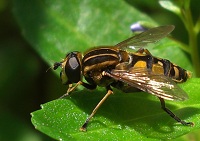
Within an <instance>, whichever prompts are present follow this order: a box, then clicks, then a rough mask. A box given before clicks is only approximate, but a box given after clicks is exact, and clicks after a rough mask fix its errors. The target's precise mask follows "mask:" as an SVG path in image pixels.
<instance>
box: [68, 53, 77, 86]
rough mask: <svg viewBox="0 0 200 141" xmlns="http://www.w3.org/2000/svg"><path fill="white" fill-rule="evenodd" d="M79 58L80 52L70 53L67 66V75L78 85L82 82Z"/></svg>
mask: <svg viewBox="0 0 200 141" xmlns="http://www.w3.org/2000/svg"><path fill="white" fill-rule="evenodd" d="M78 57H79V56H78V52H72V53H70V54H69V55H68V60H67V62H66V65H65V73H66V75H67V77H68V80H69V81H70V82H71V83H77V82H78V81H80V80H81V64H80V58H78Z"/></svg>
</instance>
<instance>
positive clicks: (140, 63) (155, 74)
mask: <svg viewBox="0 0 200 141" xmlns="http://www.w3.org/2000/svg"><path fill="white" fill-rule="evenodd" d="M173 30H174V26H173V25H167V26H160V27H155V28H151V29H149V30H147V31H144V32H142V33H140V34H137V35H135V36H133V37H131V38H128V39H126V40H124V41H122V42H120V43H118V44H116V45H114V46H103V47H102V46H99V47H96V48H93V49H91V50H89V51H87V52H86V53H85V54H84V55H82V54H81V53H80V52H78V51H74V52H70V53H69V54H67V55H66V57H65V59H63V60H62V61H61V62H56V63H54V66H53V69H54V70H56V69H57V68H58V67H61V68H62V70H61V72H60V78H61V81H62V83H63V84H65V85H69V88H68V90H67V93H66V94H65V95H63V96H62V97H65V96H68V95H69V93H70V92H72V91H73V90H74V89H75V88H76V87H77V86H78V85H82V86H84V87H85V88H87V89H95V88H96V87H97V86H101V87H105V88H106V89H107V93H106V95H105V96H104V97H103V98H102V100H101V101H100V102H99V103H98V104H97V106H96V107H95V108H94V110H93V111H92V113H91V115H90V116H89V117H88V118H87V119H86V121H85V123H84V124H83V126H82V127H81V128H80V130H81V131H86V128H87V125H88V122H89V121H90V120H91V118H92V117H93V116H94V114H95V113H96V111H97V110H98V108H99V107H100V106H101V105H102V104H103V102H104V101H105V100H106V99H107V98H108V97H109V96H110V95H111V94H112V93H113V90H112V88H111V87H114V88H117V89H119V90H122V91H123V92H134V91H135V90H141V91H144V92H147V93H150V94H152V95H155V96H157V97H158V98H159V100H160V102H161V107H162V109H163V110H164V111H165V112H166V113H168V114H169V115H170V116H171V117H172V118H174V119H175V120H176V121H177V122H180V123H181V124H183V125H193V123H192V122H185V121H184V120H181V119H180V118H179V117H177V116H176V115H175V114H174V113H173V112H172V111H170V110H169V109H168V108H167V107H166V106H165V101H164V99H167V100H186V99H187V98H188V96H187V94H186V93H185V92H184V91H183V90H182V89H181V88H180V87H179V86H178V85H177V84H176V82H177V83H179V82H185V81H186V80H187V79H188V78H189V77H190V73H189V72H188V71H186V70H184V69H183V68H181V67H179V66H177V65H175V64H173V63H171V62H170V61H169V60H166V59H161V58H157V57H154V56H152V54H151V53H150V52H149V51H148V50H147V49H144V48H143V47H145V46H146V45H147V44H149V43H155V42H157V41H159V40H160V39H162V38H164V37H165V36H167V35H168V34H169V33H171V32H172V31H173ZM127 48H135V49H137V51H136V52H128V51H126V49H127ZM82 77H84V78H85V80H86V81H87V82H88V83H85V82H83V81H82ZM73 83H76V84H75V85H73Z"/></svg>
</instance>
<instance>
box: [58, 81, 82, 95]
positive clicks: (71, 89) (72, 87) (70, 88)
mask: <svg viewBox="0 0 200 141" xmlns="http://www.w3.org/2000/svg"><path fill="white" fill-rule="evenodd" d="M82 83H83V82H82V81H79V82H78V83H76V85H75V86H73V85H72V84H69V88H68V89H67V92H66V93H65V94H64V95H62V96H61V97H59V98H60V99H61V98H64V97H67V96H69V93H70V92H72V91H73V90H74V89H75V88H76V87H77V86H78V85H82Z"/></svg>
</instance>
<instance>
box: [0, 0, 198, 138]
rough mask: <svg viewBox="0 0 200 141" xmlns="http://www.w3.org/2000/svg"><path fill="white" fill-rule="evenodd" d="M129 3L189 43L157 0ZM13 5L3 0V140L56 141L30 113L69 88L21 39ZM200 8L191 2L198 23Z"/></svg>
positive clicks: (0, 37) (0, 5)
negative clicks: (171, 26) (34, 122)
mask: <svg viewBox="0 0 200 141" xmlns="http://www.w3.org/2000/svg"><path fill="white" fill-rule="evenodd" d="M126 2H127V3H129V4H131V5H134V6H135V7H137V9H138V10H140V11H142V12H143V13H147V14H148V15H149V16H150V17H151V18H152V19H154V20H155V21H157V23H158V24H159V25H167V24H171V23H173V24H174V25H176V32H173V36H174V37H175V38H177V39H178V40H180V41H182V42H184V43H186V44H188V37H187V32H186V30H185V28H184V25H183V23H182V22H181V20H180V19H179V18H178V17H177V16H176V15H174V14H173V13H171V12H169V11H167V10H165V9H163V8H162V7H160V5H159V4H158V1H157V0H151V1H149V0H143V1H140V0H133V1H131V0H130V1H126ZM12 6H13V5H12V1H11V0H0V66H1V67H0V75H1V77H0V141H11V140H12V141H43V140H44V141H48V140H53V139H51V138H49V137H48V136H46V135H44V134H42V133H40V132H39V131H37V130H35V129H34V127H33V125H32V124H31V121H30V118H31V116H30V113H31V112H33V111H35V110H38V109H40V104H43V103H46V102H48V101H51V100H54V99H56V98H58V97H59V96H60V95H58V94H62V93H64V92H65V91H66V89H65V87H64V86H62V84H61V83H60V81H59V79H58V78H57V77H56V75H55V74H54V73H53V72H52V71H51V70H50V71H48V72H46V70H47V69H48V68H49V67H50V66H48V65H47V64H46V63H45V62H44V61H43V60H42V59H41V57H40V55H39V54H37V52H36V51H35V50H34V49H33V48H32V47H31V46H30V45H29V43H28V42H26V40H25V39H24V37H22V35H21V33H22V32H23V31H22V30H21V29H20V28H19V26H18V24H17V22H16V20H15V17H14V16H13V12H12V9H13V7H12ZM199 6H200V1H199V0H192V1H191V10H192V13H193V17H194V19H195V20H196V19H197V18H198V16H199V13H200V12H199ZM165 17H170V18H165ZM177 25H178V26H177ZM127 28H129V27H127ZM53 61H54V60H53ZM199 132H200V131H196V132H195V133H194V132H193V133H190V134H188V135H185V136H184V137H182V139H185V140H189V139H194V140H198V139H200V137H199V135H198V133H199Z"/></svg>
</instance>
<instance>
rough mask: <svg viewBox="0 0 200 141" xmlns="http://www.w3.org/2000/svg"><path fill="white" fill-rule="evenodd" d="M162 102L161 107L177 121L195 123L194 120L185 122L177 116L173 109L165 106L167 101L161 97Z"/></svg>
mask: <svg viewBox="0 0 200 141" xmlns="http://www.w3.org/2000/svg"><path fill="white" fill-rule="evenodd" d="M158 98H159V99H160V103H161V108H162V109H163V110H164V111H165V112H166V113H168V114H169V115H170V116H171V117H172V118H173V119H175V120H176V121H177V122H180V123H181V124H183V125H191V126H193V125H194V123H193V122H185V121H184V120H181V119H180V118H179V117H177V116H176V115H175V114H174V113H173V112H172V111H171V110H169V109H168V108H167V107H166V106H165V101H164V99H163V98H160V97H158Z"/></svg>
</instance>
